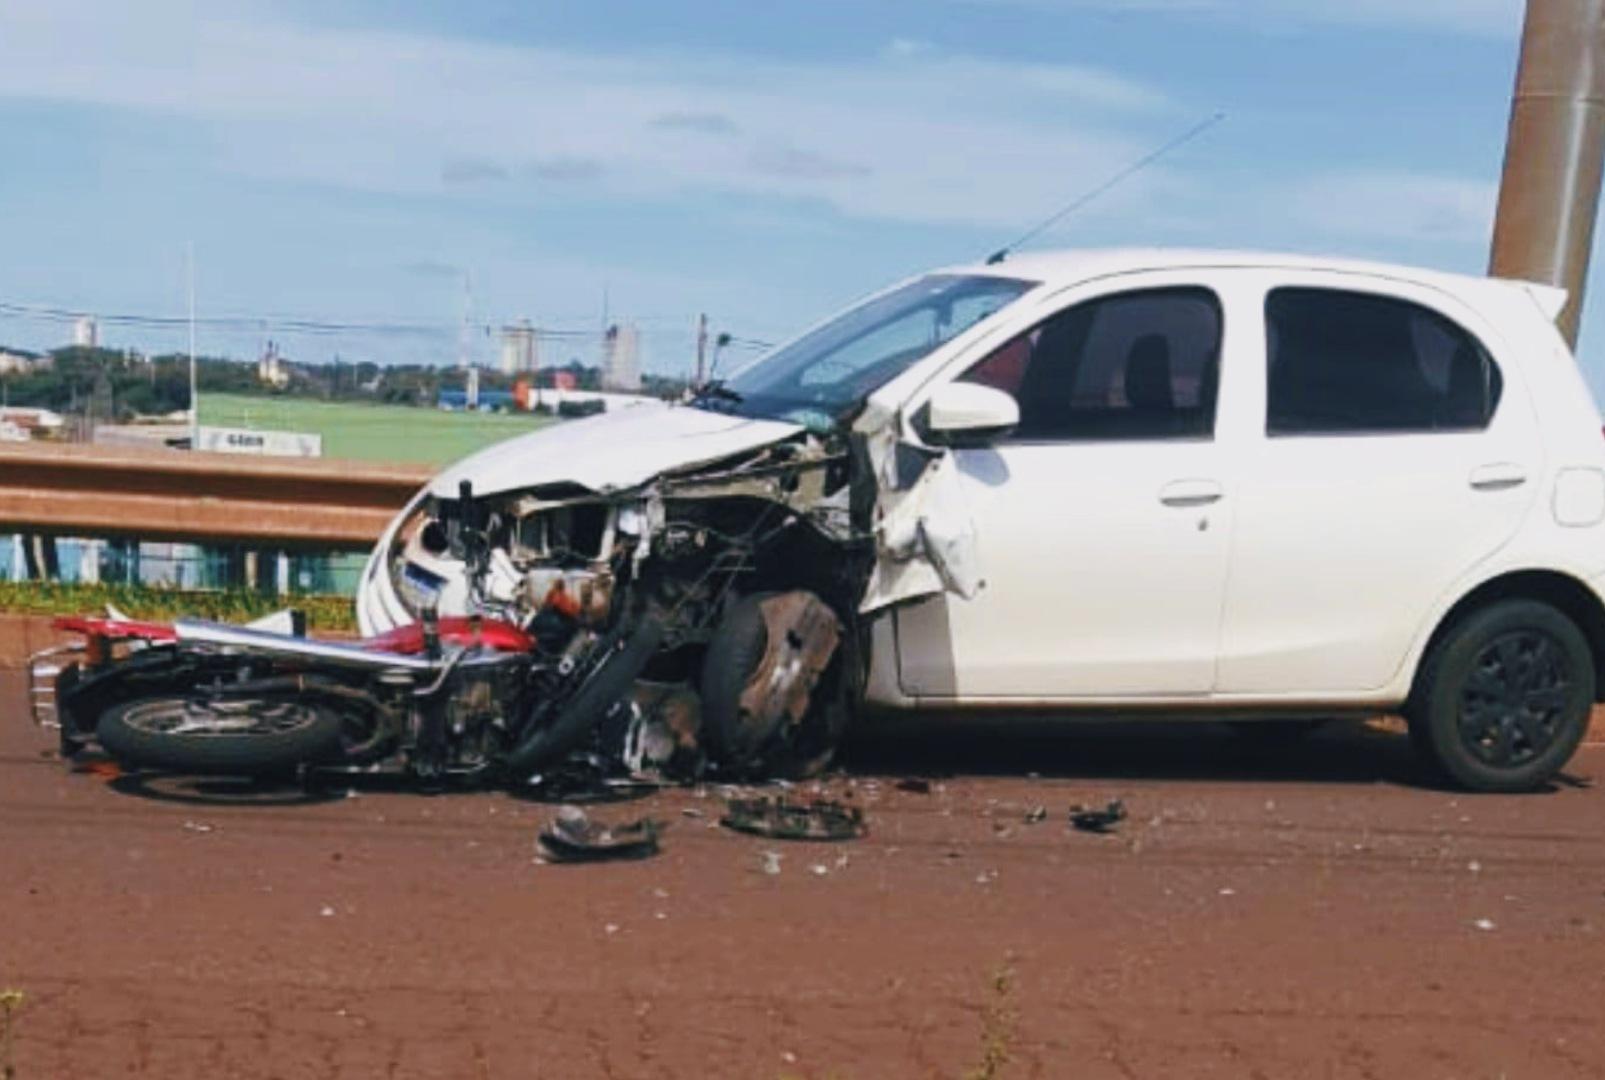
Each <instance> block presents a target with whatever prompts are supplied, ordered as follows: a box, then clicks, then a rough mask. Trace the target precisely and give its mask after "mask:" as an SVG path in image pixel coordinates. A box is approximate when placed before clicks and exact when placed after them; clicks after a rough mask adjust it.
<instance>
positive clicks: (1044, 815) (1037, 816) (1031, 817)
mask: <svg viewBox="0 0 1605 1080" xmlns="http://www.w3.org/2000/svg"><path fill="white" fill-rule="evenodd" d="M1046 820H1048V808H1047V807H1046V806H1041V805H1037V806H1033V807H1032V808H1031V809H1029V810H1027V811H1026V812H1025V823H1026V824H1027V825H1035V824H1036V823H1037V822H1039V821H1046Z"/></svg>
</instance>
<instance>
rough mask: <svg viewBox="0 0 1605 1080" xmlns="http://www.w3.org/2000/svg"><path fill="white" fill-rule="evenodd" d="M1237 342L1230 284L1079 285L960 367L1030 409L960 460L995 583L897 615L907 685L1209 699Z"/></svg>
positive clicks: (932, 690)
mask: <svg viewBox="0 0 1605 1080" xmlns="http://www.w3.org/2000/svg"><path fill="white" fill-rule="evenodd" d="M1235 338H1236V331H1235V330H1234V328H1233V323H1232V320H1230V319H1229V318H1227V315H1226V307H1225V305H1224V303H1223V301H1222V297H1221V295H1220V293H1219V292H1218V291H1217V290H1216V289H1214V288H1211V287H1209V286H1208V285H1206V284H1203V283H1202V282H1201V281H1200V280H1199V279H1198V278H1197V277H1192V278H1187V277H1178V276H1176V275H1154V276H1152V277H1145V278H1144V279H1143V280H1142V281H1141V283H1140V284H1139V283H1136V282H1131V281H1125V282H1124V283H1123V284H1121V285H1119V286H1116V285H1112V284H1111V285H1105V286H1103V287H1102V288H1101V289H1100V288H1093V289H1087V290H1082V291H1081V292H1080V293H1079V294H1078V295H1077V296H1076V297H1075V299H1074V300H1073V302H1070V303H1068V304H1067V305H1066V306H1064V307H1062V308H1060V309H1059V310H1058V311H1057V312H1056V313H1054V314H1052V315H1050V316H1049V317H1047V318H1046V319H1044V320H1042V321H1040V322H1038V323H1037V324H1036V325H1034V326H1032V327H1031V328H1030V329H1029V330H1027V331H1025V332H1024V333H1021V334H1018V335H1017V336H1015V337H1013V338H1012V339H1010V340H1009V341H1008V342H1006V343H1005V344H1003V345H1001V346H998V347H996V348H995V349H993V350H992V351H991V352H990V353H989V354H988V355H987V356H986V357H985V358H983V359H981V360H980V361H979V362H978V363H975V364H973V365H972V366H971V367H969V369H968V370H967V371H965V372H964V373H963V375H962V376H961V378H963V379H967V380H970V381H976V382H982V383H986V384H989V385H992V386H995V387H998V388H1000V389H1004V390H1007V391H1008V392H1010V393H1012V394H1014V395H1015V397H1016V399H1017V400H1018V402H1019V405H1020V416H1021V420H1020V425H1019V427H1018V428H1017V429H1016V431H1015V432H1014V433H1013V434H1012V435H1011V436H1009V437H1007V438H1005V439H1003V440H1001V441H998V442H996V443H994V444H993V445H990V446H986V447H971V448H959V449H956V450H955V451H954V452H955V456H956V460H957V465H958V472H959V474H960V477H961V487H962V491H963V495H964V500H965V502H966V505H967V508H968V510H969V513H970V515H971V517H972V519H973V520H974V522H975V526H976V531H977V541H978V548H979V556H980V560H979V561H980V565H981V567H982V572H983V574H984V578H985V587H984V588H982V589H981V590H980V592H979V593H978V594H977V595H976V596H975V597H974V598H972V599H964V598H961V597H959V596H956V595H953V594H945V595H942V596H939V597H934V598H932V599H929V600H927V601H923V602H921V603H919V604H916V605H911V606H909V607H906V608H904V609H901V610H899V611H898V613H897V615H896V619H897V622H896V632H897V652H898V663H899V680H900V683H901V685H902V689H903V691H904V692H905V693H907V694H909V695H911V696H914V697H918V698H927V699H970V700H985V699H998V700H1014V699H1034V700H1042V701H1060V700H1070V699H1086V698H1102V697H1126V696H1132V695H1141V696H1158V697H1165V696H1178V695H1181V696H1185V695H1202V694H1207V693H1208V692H1209V691H1210V689H1211V688H1212V686H1213V683H1214V669H1215V658H1216V656H1215V654H1216V645H1217V634H1218V630H1219V625H1220V616H1221V603H1222V591H1223V588H1224V584H1225V576H1226V567H1227V555H1228V550H1229V540H1230V535H1231V517H1232V512H1231V501H1230V497H1229V496H1230V491H1229V487H1230V483H1229V481H1230V477H1229V476H1228V475H1227V473H1226V470H1225V469H1224V467H1223V461H1224V459H1223V457H1222V453H1223V448H1222V444H1221V442H1220V441H1219V440H1218V438H1217V413H1220V414H1221V415H1225V411H1224V410H1220V409H1217V403H1218V402H1221V401H1223V400H1225V399H1224V398H1223V397H1222V390H1223V387H1227V388H1229V386H1230V385H1231V381H1232V380H1231V367H1232V364H1231V363H1230V362H1229V357H1230V354H1231V347H1232V343H1233V341H1234V340H1235ZM1223 357H1226V358H1228V362H1223ZM1223 376H1224V382H1223ZM917 426H918V421H917V420H916V427H917Z"/></svg>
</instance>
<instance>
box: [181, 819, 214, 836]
mask: <svg viewBox="0 0 1605 1080" xmlns="http://www.w3.org/2000/svg"><path fill="white" fill-rule="evenodd" d="M184 829H185V831H187V832H198V833H209V832H211V831H212V827H211V826H210V825H207V824H205V823H204V822H200V821H186V822H184Z"/></svg>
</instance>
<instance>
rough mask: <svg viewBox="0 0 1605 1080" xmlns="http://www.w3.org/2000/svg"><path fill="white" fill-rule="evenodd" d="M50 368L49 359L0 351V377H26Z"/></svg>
mask: <svg viewBox="0 0 1605 1080" xmlns="http://www.w3.org/2000/svg"><path fill="white" fill-rule="evenodd" d="M48 367H50V357H48V356H34V355H33V354H31V353H22V352H11V351H9V350H7V349H0V375H26V374H28V372H30V371H40V370H43V369H45V368H48Z"/></svg>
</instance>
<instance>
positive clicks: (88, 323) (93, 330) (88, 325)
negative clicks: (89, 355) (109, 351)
mask: <svg viewBox="0 0 1605 1080" xmlns="http://www.w3.org/2000/svg"><path fill="white" fill-rule="evenodd" d="M72 343H73V344H74V345H76V346H78V347H79V348H81V349H98V348H99V347H100V324H99V323H98V322H96V321H95V320H94V319H93V318H92V317H90V316H88V315H84V316H81V317H79V318H78V319H77V320H76V321H75V322H74V323H73V324H72Z"/></svg>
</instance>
